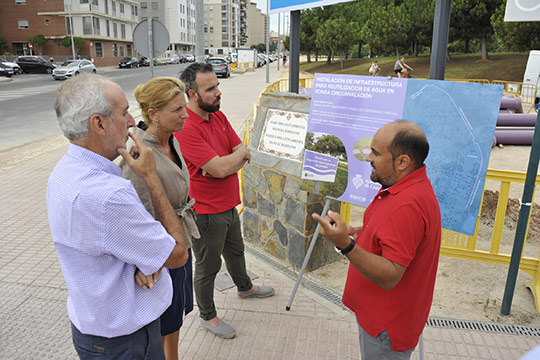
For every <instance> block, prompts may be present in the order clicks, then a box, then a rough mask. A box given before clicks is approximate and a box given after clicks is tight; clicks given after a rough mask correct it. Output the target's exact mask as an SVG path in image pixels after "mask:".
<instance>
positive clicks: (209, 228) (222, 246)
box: [192, 208, 253, 320]
mask: <svg viewBox="0 0 540 360" xmlns="http://www.w3.org/2000/svg"><path fill="white" fill-rule="evenodd" d="M197 227H198V228H199V232H200V234H201V238H200V239H193V245H192V249H193V254H194V255H195V274H194V276H193V288H194V289H195V297H196V299H197V305H198V306H199V312H200V317H201V318H202V319H204V320H210V319H213V318H214V317H216V316H217V312H216V307H215V304H214V280H215V279H216V275H217V273H218V272H219V269H221V256H222V255H223V259H225V265H226V266H227V271H228V272H229V274H230V275H231V278H232V279H233V281H234V284H235V285H236V287H237V288H238V290H239V291H247V290H249V289H251V287H252V286H253V284H252V283H251V280H250V278H249V275H248V274H247V270H246V259H245V258H244V241H243V239H242V230H241V228H240V218H239V217H238V212H237V211H236V208H233V209H231V210H227V211H224V212H222V213H219V214H197Z"/></svg>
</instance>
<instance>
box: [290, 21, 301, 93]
mask: <svg viewBox="0 0 540 360" xmlns="http://www.w3.org/2000/svg"><path fill="white" fill-rule="evenodd" d="M289 49H290V50H291V51H290V53H289V92H292V93H297V94H298V81H299V77H300V10H295V11H291V35H290V37H289Z"/></svg>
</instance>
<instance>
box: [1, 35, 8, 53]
mask: <svg viewBox="0 0 540 360" xmlns="http://www.w3.org/2000/svg"><path fill="white" fill-rule="evenodd" d="M7 48H8V42H7V40H6V39H4V38H3V37H2V36H0V50H6V49H7Z"/></svg>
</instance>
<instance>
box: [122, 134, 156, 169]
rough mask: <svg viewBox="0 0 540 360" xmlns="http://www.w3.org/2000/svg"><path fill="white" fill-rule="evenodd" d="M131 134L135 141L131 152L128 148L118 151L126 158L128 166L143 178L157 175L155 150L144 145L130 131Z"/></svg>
mask: <svg viewBox="0 0 540 360" xmlns="http://www.w3.org/2000/svg"><path fill="white" fill-rule="evenodd" d="M129 136H130V137H131V138H132V139H133V141H135V146H133V147H131V149H130V150H129V152H128V151H127V150H126V149H123V148H119V149H118V153H119V154H120V155H121V156H122V157H123V158H124V160H125V161H126V163H127V164H128V166H129V167H130V168H131V169H132V170H133V171H135V173H137V175H139V176H140V177H142V178H143V179H147V178H148V177H149V176H152V175H156V164H155V160H154V151H153V150H152V149H151V148H149V147H147V146H146V145H144V143H143V142H142V141H140V140H139V139H138V138H137V137H136V136H135V135H133V134H132V133H129Z"/></svg>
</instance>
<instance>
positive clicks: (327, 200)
mask: <svg viewBox="0 0 540 360" xmlns="http://www.w3.org/2000/svg"><path fill="white" fill-rule="evenodd" d="M332 200H333V198H331V197H330V196H327V197H326V198H325V201H324V207H323V211H322V213H321V217H323V218H324V217H325V216H326V213H327V212H328V209H329V208H330V201H332ZM320 229H321V224H319V223H317V227H316V228H315V232H314V233H313V237H312V238H311V243H310V244H309V248H308V251H307V253H306V256H305V257H304V263H303V264H302V269H300V272H299V273H298V278H297V279H296V283H295V284H294V288H293V291H292V293H291V297H290V298H289V302H288V303H287V307H285V309H286V310H287V311H289V310H291V305H292V302H293V300H294V296H295V295H296V291H297V290H298V285H300V281H301V280H302V276H303V275H304V271H305V270H306V267H307V264H308V262H309V258H310V257H311V253H312V252H313V248H314V247H315V243H316V242H317V238H318V237H319V231H320Z"/></svg>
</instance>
